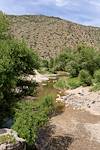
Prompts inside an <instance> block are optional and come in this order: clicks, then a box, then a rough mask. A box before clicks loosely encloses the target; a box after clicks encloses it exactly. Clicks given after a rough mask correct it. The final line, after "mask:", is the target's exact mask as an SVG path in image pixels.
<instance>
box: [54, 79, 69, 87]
mask: <svg viewBox="0 0 100 150" xmlns="http://www.w3.org/2000/svg"><path fill="white" fill-rule="evenodd" d="M54 87H55V88H58V89H66V88H68V85H67V78H65V77H64V78H60V79H59V80H58V81H57V82H56V83H55V84H54Z"/></svg>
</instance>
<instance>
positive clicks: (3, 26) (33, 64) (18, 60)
mask: <svg viewBox="0 0 100 150" xmlns="http://www.w3.org/2000/svg"><path fill="white" fill-rule="evenodd" d="M8 25H9V23H8V20H7V19H6V16H5V15H4V14H3V13H0V110H1V112H3V111H5V110H6V112H8V110H9V109H10V106H12V104H13V103H14V101H15V100H14V97H13V96H14V95H15V93H14V89H16V87H17V84H18V82H19V77H20V76H22V75H23V74H29V73H31V72H33V70H34V69H38V68H39V58H38V56H37V54H35V53H34V52H33V51H32V50H31V49H29V48H27V46H26V44H25V43H24V42H23V41H22V42H18V41H17V40H15V39H11V37H10V35H9V36H6V33H8V32H7V29H8ZM34 86H35V84H34ZM31 90H32V87H30V91H31ZM3 114H4V113H3ZM0 119H1V117H0Z"/></svg>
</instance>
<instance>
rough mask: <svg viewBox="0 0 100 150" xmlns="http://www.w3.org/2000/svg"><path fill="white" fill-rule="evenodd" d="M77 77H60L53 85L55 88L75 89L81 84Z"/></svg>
mask: <svg viewBox="0 0 100 150" xmlns="http://www.w3.org/2000/svg"><path fill="white" fill-rule="evenodd" d="M81 85H82V83H81V82H80V80H79V78H67V77H63V78H60V79H59V80H58V81H57V82H56V83H55V84H54V87H55V88H57V89H75V88H77V87H79V86H81Z"/></svg>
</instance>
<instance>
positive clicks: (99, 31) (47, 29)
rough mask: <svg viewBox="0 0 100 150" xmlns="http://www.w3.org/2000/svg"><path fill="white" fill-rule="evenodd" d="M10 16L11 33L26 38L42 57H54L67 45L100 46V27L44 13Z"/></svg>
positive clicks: (73, 46)
mask: <svg viewBox="0 0 100 150" xmlns="http://www.w3.org/2000/svg"><path fill="white" fill-rule="evenodd" d="M8 17H9V20H10V22H11V33H12V34H13V35H14V36H15V37H16V38H18V39H24V40H25V41H26V42H27V44H28V46H29V47H31V48H32V49H34V50H36V51H37V52H38V53H39V55H40V56H41V57H45V58H50V57H54V56H56V55H57V54H58V53H60V52H61V51H62V50H63V49H64V48H65V47H71V48H75V47H76V46H77V44H79V43H86V44H87V45H89V46H93V47H95V48H97V49H99V47H100V28H95V27H86V26H83V25H79V24H76V23H72V22H69V21H66V20H62V19H60V18H55V17H47V16H42V15H39V16H37V15H34V16H8Z"/></svg>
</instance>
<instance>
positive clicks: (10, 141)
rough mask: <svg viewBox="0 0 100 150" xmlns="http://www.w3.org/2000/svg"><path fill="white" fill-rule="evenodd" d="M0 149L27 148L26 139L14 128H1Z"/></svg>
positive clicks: (18, 149) (14, 149)
mask: <svg viewBox="0 0 100 150" xmlns="http://www.w3.org/2000/svg"><path fill="white" fill-rule="evenodd" d="M0 150H26V141H25V140H24V139H22V138H19V137H18V135H17V133H16V132H15V131H14V130H12V129H7V128H3V129H0Z"/></svg>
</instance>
